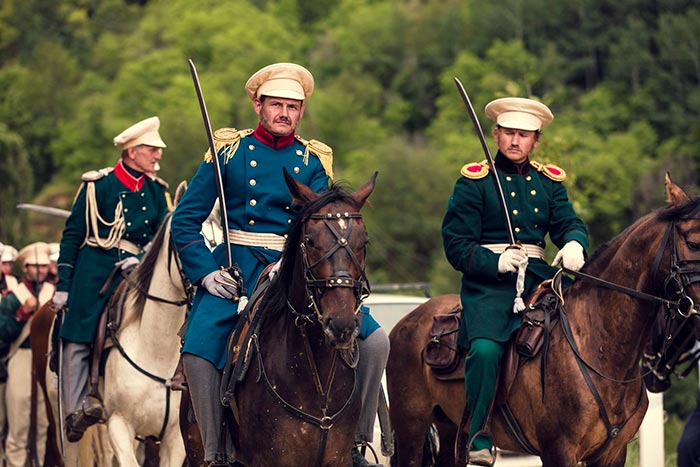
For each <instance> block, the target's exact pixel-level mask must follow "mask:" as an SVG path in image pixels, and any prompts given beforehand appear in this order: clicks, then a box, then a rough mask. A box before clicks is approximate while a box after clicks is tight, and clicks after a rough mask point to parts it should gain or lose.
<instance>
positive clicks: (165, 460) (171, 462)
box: [158, 423, 186, 467]
mask: <svg viewBox="0 0 700 467" xmlns="http://www.w3.org/2000/svg"><path fill="white" fill-rule="evenodd" d="M185 460H186V455H185V443H184V442H183V440H182V434H181V433H180V430H179V427H178V426H177V425H175V424H173V423H170V424H169V425H168V429H167V430H166V432H165V436H164V437H163V439H162V440H161V443H160V463H159V464H158V465H160V466H163V467H181V466H182V464H183V462H184V461H185Z"/></svg>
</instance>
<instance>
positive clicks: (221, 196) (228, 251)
mask: <svg viewBox="0 0 700 467" xmlns="http://www.w3.org/2000/svg"><path fill="white" fill-rule="evenodd" d="M187 62H188V63H189V64H190V72H191V73H192V81H193V82H194V89H195V91H197V100H199V108H200V110H201V111H202V120H204V128H205V130H206V132H207V139H208V140H209V151H210V152H211V158H212V161H213V162H214V178H215V179H216V190H217V192H218V194H219V207H220V208H221V220H222V222H223V224H224V235H223V237H224V244H225V245H226V261H227V263H226V264H227V265H228V269H229V270H231V269H232V268H233V258H231V242H230V240H229V238H228V216H227V215H226V198H225V197H224V184H223V182H222V180H221V168H220V167H219V157H218V154H217V153H216V145H215V144H214V133H213V132H212V129H211V123H210V122H209V113H208V112H207V105H206V104H205V103H204V96H203V95H202V87H201V86H200V84H199V77H198V76H197V68H195V66H194V62H193V61H192V59H188V60H187Z"/></svg>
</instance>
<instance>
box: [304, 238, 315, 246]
mask: <svg viewBox="0 0 700 467" xmlns="http://www.w3.org/2000/svg"><path fill="white" fill-rule="evenodd" d="M304 243H305V244H306V246H307V247H309V248H313V246H314V241H313V239H312V238H309V237H306V238H305V239H304Z"/></svg>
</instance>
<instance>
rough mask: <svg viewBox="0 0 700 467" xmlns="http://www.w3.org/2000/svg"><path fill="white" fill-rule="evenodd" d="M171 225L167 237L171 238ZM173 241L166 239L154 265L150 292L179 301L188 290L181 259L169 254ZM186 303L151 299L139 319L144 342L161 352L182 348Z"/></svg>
mask: <svg viewBox="0 0 700 467" xmlns="http://www.w3.org/2000/svg"><path fill="white" fill-rule="evenodd" d="M169 227H170V226H168V227H167V228H168V231H167V233H166V235H167V236H166V238H170V237H169V235H170V228H169ZM169 255H170V252H169V242H168V241H164V242H163V246H162V247H161V249H160V251H159V253H158V258H157V262H156V266H155V267H154V268H153V275H152V278H151V283H150V286H149V288H148V291H147V293H148V295H149V296H151V297H158V298H159V299H162V300H166V301H170V302H179V301H182V299H183V298H184V297H185V290H184V286H183V284H182V281H181V280H180V277H181V276H180V271H179V270H178V263H177V261H176V260H175V259H174V258H172V259H170V258H169ZM185 310H186V305H175V304H172V303H164V302H161V301H158V300H153V299H147V300H146V301H145V303H144V306H143V310H142V311H141V316H140V319H139V320H138V322H139V324H138V326H139V332H140V335H141V339H140V342H141V343H142V344H143V345H145V346H148V347H153V348H154V350H157V351H158V352H159V353H160V352H163V351H164V350H166V349H169V350H171V349H179V346H180V338H179V337H178V335H177V333H178V331H179V330H180V327H181V326H182V323H183V321H184V318H185Z"/></svg>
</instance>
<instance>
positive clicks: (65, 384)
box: [53, 117, 168, 442]
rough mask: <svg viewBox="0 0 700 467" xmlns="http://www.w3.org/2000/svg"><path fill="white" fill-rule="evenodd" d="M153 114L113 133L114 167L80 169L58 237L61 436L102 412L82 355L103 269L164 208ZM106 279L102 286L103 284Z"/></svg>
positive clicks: (103, 298) (93, 323)
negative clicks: (157, 173) (118, 156)
mask: <svg viewBox="0 0 700 467" xmlns="http://www.w3.org/2000/svg"><path fill="white" fill-rule="evenodd" d="M159 128H160V120H159V119H158V117H150V118H147V119H146V120H142V121H140V122H138V123H136V124H134V125H132V126H130V127H129V128H127V129H126V130H124V131H123V132H122V133H120V134H119V135H117V136H116V137H115V138H114V141H113V142H114V145H115V146H118V147H120V148H121V159H120V161H119V162H118V163H117V165H115V166H114V167H113V168H112V167H109V168H105V169H101V170H94V171H91V172H87V173H85V174H83V176H82V184H81V185H80V188H79V189H78V193H77V195H76V198H75V201H74V202H73V208H72V211H71V214H70V217H68V219H67V220H66V225H65V228H64V230H63V236H62V238H61V247H60V255H59V258H58V283H57V286H56V290H57V291H56V294H55V296H54V299H53V304H54V306H55V307H56V308H57V309H59V308H61V307H63V306H64V305H67V312H66V314H65V318H64V322H63V326H62V327H61V331H60V336H61V338H62V339H63V362H62V367H63V371H62V374H61V375H60V376H61V378H60V379H61V385H62V387H61V389H62V392H63V401H64V407H65V409H66V411H65V413H66V414H67V418H66V425H65V427H66V428H65V429H66V437H67V439H68V441H71V442H75V441H78V440H79V439H80V438H81V437H82V435H83V432H84V431H85V429H86V428H87V427H88V426H90V425H92V424H94V423H97V422H99V421H102V420H104V415H105V414H104V409H103V407H102V404H101V402H100V401H98V400H96V399H95V398H93V397H87V389H88V388H87V382H88V376H89V363H90V360H89V357H90V350H91V345H92V342H93V340H94V337H95V332H96V329H97V323H98V321H99V317H100V313H101V312H102V309H103V307H104V305H105V304H106V302H107V300H108V299H109V297H110V295H111V293H112V292H113V291H114V289H115V288H116V287H117V285H118V284H119V282H120V278H121V275H120V274H113V275H112V276H113V279H112V280H111V282H109V283H107V281H108V278H109V277H110V273H111V272H112V271H113V270H115V268H121V269H126V268H128V267H129V266H133V265H135V264H136V263H138V261H139V258H140V257H141V256H142V255H143V253H144V251H143V247H144V246H146V244H148V242H150V241H151V239H152V238H153V237H154V235H155V234H156V232H157V231H158V228H159V226H160V224H161V222H162V220H163V218H164V217H165V215H166V213H167V212H168V206H167V202H166V197H165V193H166V188H167V184H166V183H165V182H164V181H162V180H160V179H158V178H154V177H150V176H149V175H148V174H152V173H153V172H155V170H154V167H155V165H156V163H157V162H158V161H159V160H160V158H161V157H162V154H163V148H165V147H166V146H165V143H164V142H163V140H162V139H161V137H160V134H159V132H158V129H159ZM105 285H106V286H107V287H106V288H105V289H104V291H103V293H100V291H101V289H103V287H105Z"/></svg>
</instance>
